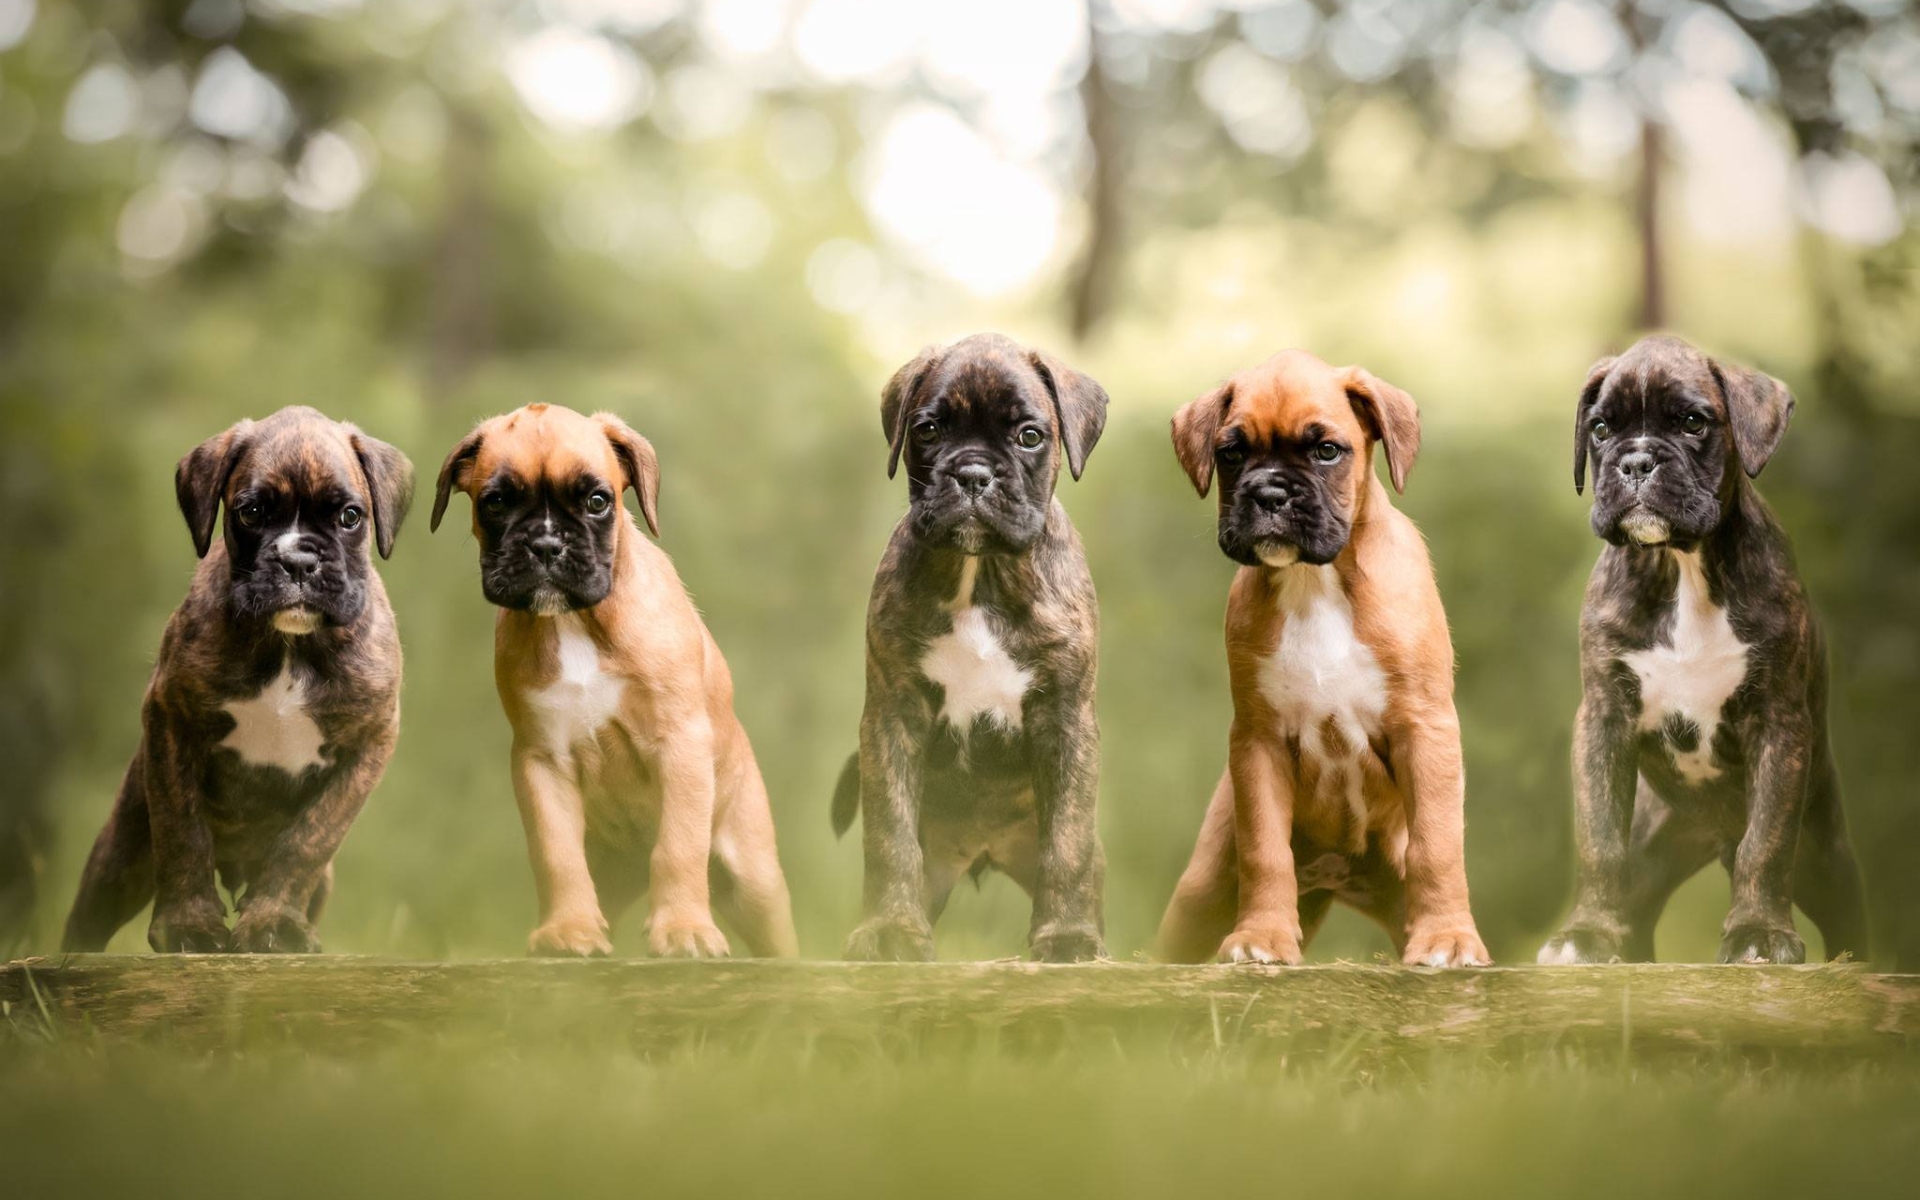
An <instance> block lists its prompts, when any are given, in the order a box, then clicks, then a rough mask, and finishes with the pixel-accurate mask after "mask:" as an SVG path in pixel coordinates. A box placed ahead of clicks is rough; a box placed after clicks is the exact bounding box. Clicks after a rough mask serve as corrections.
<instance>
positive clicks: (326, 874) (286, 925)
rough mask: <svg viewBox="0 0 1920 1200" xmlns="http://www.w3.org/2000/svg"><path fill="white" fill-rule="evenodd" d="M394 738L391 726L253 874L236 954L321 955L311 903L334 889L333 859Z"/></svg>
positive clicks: (290, 827)
mask: <svg viewBox="0 0 1920 1200" xmlns="http://www.w3.org/2000/svg"><path fill="white" fill-rule="evenodd" d="M397 737H398V730H397V728H396V727H395V726H393V725H389V726H388V727H387V729H386V731H385V732H384V733H383V734H381V735H380V736H378V737H376V738H374V739H373V740H372V741H371V742H370V743H369V744H368V745H367V747H366V749H364V750H363V751H362V752H361V754H360V756H359V757H358V758H357V759H355V760H354V761H353V762H351V763H348V764H345V769H343V770H342V771H341V772H340V774H339V776H338V777H337V778H336V779H334V781H333V782H332V783H331V784H329V785H328V786H327V789H326V790H325V791H323V792H321V793H320V795H318V796H316V797H315V798H314V799H313V800H312V802H311V803H309V804H308V805H307V806H306V807H305V808H303V809H301V810H300V811H299V812H298V813H296V814H295V815H294V818H293V820H291V821H289V822H288V823H287V827H286V828H285V829H283V830H281V831H280V836H279V837H277V838H275V839H274V841H273V845H272V846H271V847H270V848H269V849H268V851H267V856H266V858H265V859H264V860H262V862H261V863H260V865H259V868H258V869H257V870H255V871H252V872H250V873H249V878H248V881H247V891H246V895H245V896H243V897H242V898H241V900H240V905H239V917H238V919H236V920H235V921H234V923H233V948H234V949H235V950H245V951H250V952H253V953H276V952H278V953H289V954H317V953H319V951H320V935H319V934H318V933H316V932H315V931H314V928H313V914H314V913H315V911H317V910H316V907H315V904H314V896H315V894H316V893H317V892H319V891H320V889H321V887H322V886H323V884H324V885H325V886H327V887H329V888H330V887H331V885H332V877H331V874H330V868H331V866H332V864H333V858H334V855H335V854H337V853H339V851H340V843H341V842H342V841H344V840H345V838H346V836H347V830H348V829H350V828H352V827H353V822H354V818H356V817H358V816H359V815H360V810H361V809H362V808H364V807H365V806H366V803H367V797H368V795H370V794H371V793H372V791H373V788H374V785H375V784H377V783H379V782H380V776H381V775H383V774H384V773H385V772H386V769H387V760H388V759H389V758H390V757H392V755H393V745H394V742H395V740H396V739H397ZM323 903H324V901H323Z"/></svg>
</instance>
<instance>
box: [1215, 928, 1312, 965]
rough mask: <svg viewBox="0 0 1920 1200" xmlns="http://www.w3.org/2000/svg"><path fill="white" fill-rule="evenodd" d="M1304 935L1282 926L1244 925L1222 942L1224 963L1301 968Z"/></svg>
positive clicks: (1221, 953)
mask: <svg viewBox="0 0 1920 1200" xmlns="http://www.w3.org/2000/svg"><path fill="white" fill-rule="evenodd" d="M1300 957H1301V955H1300V935H1299V934H1297V933H1295V932H1294V931H1293V930H1291V929H1285V928H1282V927H1281V926H1278V925H1242V926H1241V927H1240V928H1238V929H1236V930H1234V931H1233V932H1232V933H1230V934H1228V935H1227V940H1226V941H1224V942H1221V943H1220V955H1219V958H1220V961H1221V962H1223V963H1278V964H1280V965H1281V966H1283V967H1297V966H1299V965H1300Z"/></svg>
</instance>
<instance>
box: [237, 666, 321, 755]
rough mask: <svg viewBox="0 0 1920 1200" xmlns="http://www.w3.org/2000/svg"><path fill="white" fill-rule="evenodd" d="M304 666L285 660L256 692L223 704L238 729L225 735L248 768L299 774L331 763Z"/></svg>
mask: <svg viewBox="0 0 1920 1200" xmlns="http://www.w3.org/2000/svg"><path fill="white" fill-rule="evenodd" d="M310 685H311V680H310V679H309V678H308V677H307V674H306V672H305V671H304V670H302V669H298V668H296V667H294V666H293V664H292V663H290V662H287V663H282V664H281V667H280V670H279V673H278V674H276V675H275V676H274V677H273V678H272V679H270V680H268V681H267V683H266V684H265V686H263V687H262V688H261V689H260V690H259V691H258V692H257V693H255V694H254V695H252V696H243V697H235V698H234V699H231V700H228V701H226V702H225V703H223V704H222V705H221V706H220V708H221V711H222V712H224V713H226V714H227V715H228V716H229V717H232V718H233V728H232V730H230V731H229V732H228V733H227V735H226V736H225V737H223V738H221V739H220V741H219V743H218V747H219V749H222V750H230V751H232V752H233V753H234V754H235V755H236V756H238V758H239V760H240V762H241V763H243V764H245V765H246V766H249V767H255V768H264V769H271V770H276V771H280V772H282V773H283V774H286V775H289V776H293V777H295V778H298V777H300V776H302V775H304V774H306V772H307V771H309V770H312V769H314V768H316V767H324V766H326V764H327V754H326V750H325V746H326V735H325V734H324V733H322V732H321V729H320V723H319V722H318V721H317V720H315V718H314V713H313V709H312V706H311V704H310V702H309V697H308V692H309V688H310Z"/></svg>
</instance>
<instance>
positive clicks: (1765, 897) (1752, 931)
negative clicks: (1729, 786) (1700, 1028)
mask: <svg viewBox="0 0 1920 1200" xmlns="http://www.w3.org/2000/svg"><path fill="white" fill-rule="evenodd" d="M1759 727H1760V728H1761V729H1764V730H1766V731H1767V733H1766V734H1765V741H1764V742H1763V743H1762V744H1761V745H1760V746H1759V747H1758V753H1757V754H1756V755H1755V757H1754V758H1753V760H1752V761H1753V769H1752V772H1751V774H1750V775H1749V777H1748V779H1749V782H1748V788H1749V792H1748V798H1747V829H1746V832H1745V833H1743V834H1742V835H1741V837H1740V844H1739V846H1738V847H1737V848H1736V849H1735V850H1734V855H1733V866H1732V869H1731V875H1732V877H1733V905H1732V907H1731V908H1730V909H1729V910H1728V911H1727V920H1726V924H1725V926H1724V927H1723V930H1722V933H1721V937H1720V954H1719V960H1720V961H1721V962H1723V963H1735V962H1767V963H1798V962H1805V961H1806V958H1807V948H1806V946H1805V945H1804V944H1802V943H1801V941H1800V935H1799V934H1798V933H1796V932H1794V928H1793V871H1794V860H1795V858H1796V856H1797V854H1798V851H1799V839H1800V820H1801V816H1802V814H1803V813H1805V811H1806V803H1807V783H1808V780H1809V778H1810V777H1811V770H1812V761H1811V760H1812V754H1813V738H1812V736H1811V734H1812V730H1811V728H1810V726H1809V722H1808V719H1807V715H1806V713H1805V712H1804V711H1798V712H1786V713H1778V714H1771V713H1769V714H1762V717H1761V720H1760V724H1759Z"/></svg>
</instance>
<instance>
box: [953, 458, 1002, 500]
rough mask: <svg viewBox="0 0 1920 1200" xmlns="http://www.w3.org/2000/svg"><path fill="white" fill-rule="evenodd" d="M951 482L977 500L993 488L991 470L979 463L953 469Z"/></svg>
mask: <svg viewBox="0 0 1920 1200" xmlns="http://www.w3.org/2000/svg"><path fill="white" fill-rule="evenodd" d="M953 481H954V482H955V483H957V484H959V485H960V490H961V491H963V492H965V493H966V494H967V495H969V496H973V497H975V498H978V497H980V496H982V495H984V494H985V493H986V490H987V489H988V488H990V487H992V486H993V468H992V467H988V466H982V465H981V464H980V463H968V464H967V465H966V466H964V467H957V468H955V469H954V472H953Z"/></svg>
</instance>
